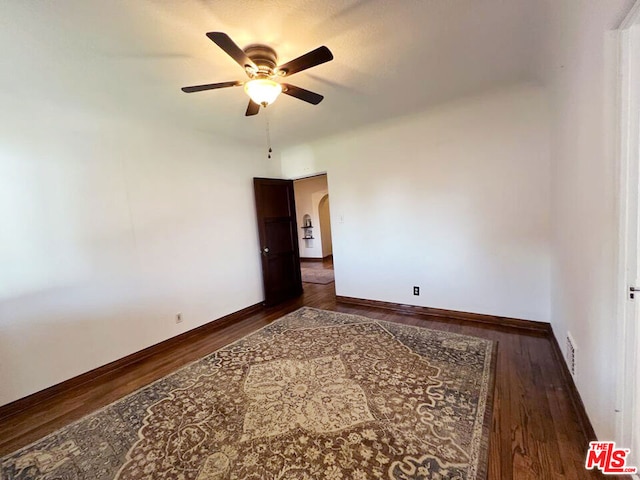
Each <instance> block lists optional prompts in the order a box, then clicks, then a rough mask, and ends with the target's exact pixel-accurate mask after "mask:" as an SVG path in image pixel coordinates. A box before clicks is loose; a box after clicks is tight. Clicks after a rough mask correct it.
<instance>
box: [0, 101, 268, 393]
mask: <svg viewBox="0 0 640 480" xmlns="http://www.w3.org/2000/svg"><path fill="white" fill-rule="evenodd" d="M0 100H1V103H2V105H3V108H2V109H0V219H1V220H0V265H1V267H0V385H1V387H0V404H4V403H7V402H10V401H12V400H15V399H17V398H20V397H23V396H25V395H28V394H31V393H33V392H36V391H38V390H40V389H43V388H45V387H48V386H51V385H53V384H55V383H58V382H60V381H63V380H65V379H68V378H70V377H73V376H75V375H78V374H80V373H83V372H86V371H88V370H90V369H92V368H95V367H98V366H100V365H103V364H105V363H107V362H110V361H113V360H116V359H118V358H121V357H123V356H125V355H127V354H130V353H133V352H135V351H138V350H140V349H142V348H145V347H147V346H150V345H152V344H155V343H157V342H160V341H162V340H165V339H167V338H169V337H172V336H174V335H177V334H179V333H181V332H184V331H186V330H189V329H192V328H194V327H197V326H199V325H202V324H204V323H206V322H209V321H211V320H213V319H216V318H219V317H221V316H223V315H225V314H228V313H231V312H234V311H236V310H239V309H242V308H244V307H247V306H248V305H252V304H255V303H257V302H259V301H261V300H262V299H263V294H262V287H261V280H260V279H261V273H260V264H259V254H258V240H257V229H256V223H255V208H254V203H253V202H254V200H253V188H252V181H251V178H252V177H253V176H254V175H256V176H258V175H264V174H265V172H264V170H265V169H266V168H267V164H266V163H265V162H264V158H263V157H264V155H262V152H261V151H257V150H252V149H249V148H245V147H242V146H239V145H236V144H230V143H225V142H223V141H221V140H219V139H216V138H215V137H212V135H211V134H209V133H187V132H185V131H181V129H180V127H179V126H167V125H160V124H158V125H155V124H154V125H151V124H146V125H145V124H139V123H137V122H133V121H126V120H123V119H119V118H110V117H108V116H106V115H105V114H104V113H102V112H99V111H96V110H92V109H82V108H80V107H79V106H76V107H74V106H70V105H67V106H64V107H59V106H55V105H52V104H42V103H39V102H30V101H29V99H27V98H21V99H13V98H9V97H8V96H3V97H1V98H0ZM177 312H181V313H182V315H183V319H184V322H183V323H182V324H179V325H176V323H175V320H174V316H175V314H176V313H177Z"/></svg>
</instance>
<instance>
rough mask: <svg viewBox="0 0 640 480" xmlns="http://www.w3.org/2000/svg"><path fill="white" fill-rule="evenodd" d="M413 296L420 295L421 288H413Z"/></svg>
mask: <svg viewBox="0 0 640 480" xmlns="http://www.w3.org/2000/svg"><path fill="white" fill-rule="evenodd" d="M413 294H414V295H420V287H413Z"/></svg>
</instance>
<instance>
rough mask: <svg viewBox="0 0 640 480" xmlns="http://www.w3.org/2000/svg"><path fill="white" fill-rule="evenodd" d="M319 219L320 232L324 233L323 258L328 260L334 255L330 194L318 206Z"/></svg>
mask: <svg viewBox="0 0 640 480" xmlns="http://www.w3.org/2000/svg"><path fill="white" fill-rule="evenodd" d="M318 217H319V221H320V232H321V233H322V257H323V258H327V257H328V256H329V255H333V243H332V241H331V212H330V208H329V194H327V195H325V196H324V197H322V199H321V200H320V203H319V204H318Z"/></svg>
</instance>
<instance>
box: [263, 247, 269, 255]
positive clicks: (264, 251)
mask: <svg viewBox="0 0 640 480" xmlns="http://www.w3.org/2000/svg"><path fill="white" fill-rule="evenodd" d="M262 254H263V255H265V256H266V255H269V247H264V248H263V249H262Z"/></svg>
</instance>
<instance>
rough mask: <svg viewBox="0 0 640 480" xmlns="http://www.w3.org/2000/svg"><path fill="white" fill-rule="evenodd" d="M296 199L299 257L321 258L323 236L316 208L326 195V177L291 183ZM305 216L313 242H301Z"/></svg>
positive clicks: (321, 176)
mask: <svg viewBox="0 0 640 480" xmlns="http://www.w3.org/2000/svg"><path fill="white" fill-rule="evenodd" d="M293 186H294V191H295V197H296V216H297V221H298V239H299V243H300V257H302V258H322V256H323V255H322V242H323V235H322V231H321V228H320V212H319V210H318V206H319V204H320V200H322V197H324V196H325V195H327V192H328V186H327V176H326V175H319V176H315V177H311V178H302V179H299V180H296V181H295V182H294V183H293ZM305 215H309V216H310V217H311V224H312V225H313V229H312V231H313V240H302V237H303V236H304V230H302V229H301V228H300V227H302V226H303V225H304V221H303V218H304V216H305Z"/></svg>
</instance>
